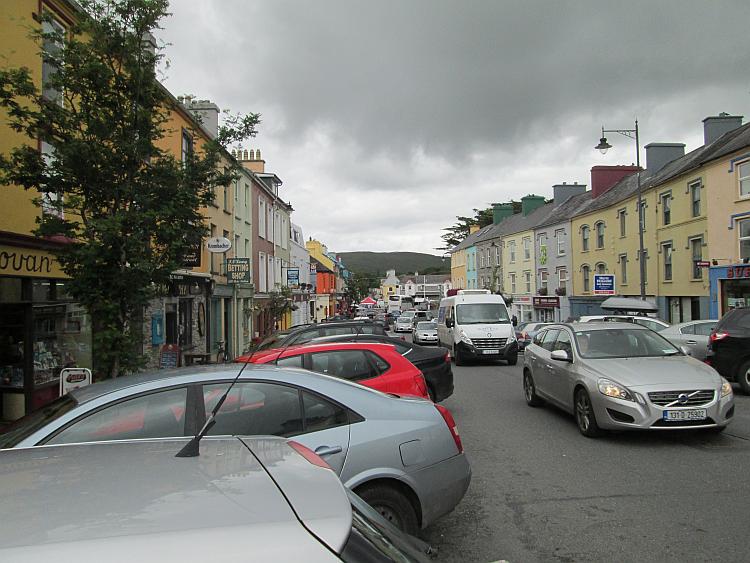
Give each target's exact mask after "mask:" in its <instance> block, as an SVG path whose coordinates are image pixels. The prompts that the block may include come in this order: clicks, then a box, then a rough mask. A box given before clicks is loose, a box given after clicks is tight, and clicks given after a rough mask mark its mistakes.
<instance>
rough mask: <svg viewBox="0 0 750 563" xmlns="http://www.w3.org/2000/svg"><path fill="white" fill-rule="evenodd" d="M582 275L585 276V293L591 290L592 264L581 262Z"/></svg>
mask: <svg viewBox="0 0 750 563" xmlns="http://www.w3.org/2000/svg"><path fill="white" fill-rule="evenodd" d="M581 277H582V278H583V284H582V286H583V289H582V291H583V293H590V292H591V266H589V265H588V264H581Z"/></svg>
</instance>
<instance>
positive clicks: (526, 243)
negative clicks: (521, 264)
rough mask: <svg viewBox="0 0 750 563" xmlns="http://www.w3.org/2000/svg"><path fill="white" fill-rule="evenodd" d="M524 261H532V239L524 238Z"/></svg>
mask: <svg viewBox="0 0 750 563" xmlns="http://www.w3.org/2000/svg"><path fill="white" fill-rule="evenodd" d="M523 259H524V260H525V261H528V260H531V239H530V238H529V237H524V238H523Z"/></svg>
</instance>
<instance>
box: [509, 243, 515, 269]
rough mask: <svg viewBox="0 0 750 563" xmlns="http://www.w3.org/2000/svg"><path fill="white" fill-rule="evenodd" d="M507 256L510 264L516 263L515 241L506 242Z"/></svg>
mask: <svg viewBox="0 0 750 563" xmlns="http://www.w3.org/2000/svg"><path fill="white" fill-rule="evenodd" d="M508 254H509V256H508V257H509V259H510V263H511V264H515V263H516V241H514V240H512V241H510V242H508Z"/></svg>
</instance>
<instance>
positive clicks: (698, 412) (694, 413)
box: [662, 409, 707, 420]
mask: <svg viewBox="0 0 750 563" xmlns="http://www.w3.org/2000/svg"><path fill="white" fill-rule="evenodd" d="M706 417H707V414H706V409H695V410H690V411H664V414H662V419H663V420H703V419H705V418H706Z"/></svg>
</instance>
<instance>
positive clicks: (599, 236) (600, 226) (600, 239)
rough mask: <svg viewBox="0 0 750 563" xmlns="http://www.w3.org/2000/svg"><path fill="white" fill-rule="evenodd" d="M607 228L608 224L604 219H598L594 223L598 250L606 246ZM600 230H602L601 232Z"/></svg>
mask: <svg viewBox="0 0 750 563" xmlns="http://www.w3.org/2000/svg"><path fill="white" fill-rule="evenodd" d="M606 228H607V225H606V224H605V223H604V221H597V222H596V223H594V230H595V236H596V249H597V250H602V249H603V248H604V244H605V230H606ZM600 230H601V232H599V231H600Z"/></svg>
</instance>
